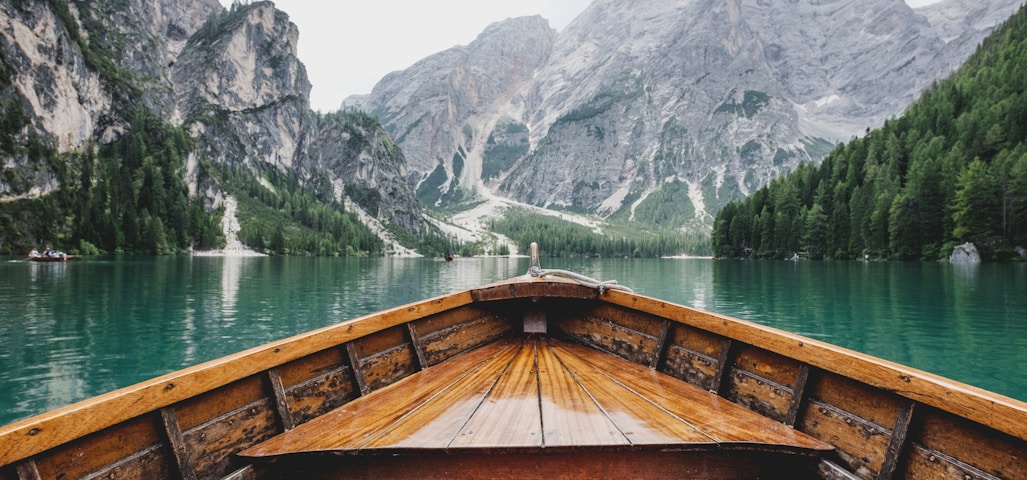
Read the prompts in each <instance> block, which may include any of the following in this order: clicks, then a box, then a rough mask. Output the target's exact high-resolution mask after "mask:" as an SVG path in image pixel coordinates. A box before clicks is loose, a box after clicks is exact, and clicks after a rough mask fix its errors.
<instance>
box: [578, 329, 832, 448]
mask: <svg viewBox="0 0 1027 480" xmlns="http://www.w3.org/2000/svg"><path fill="white" fill-rule="evenodd" d="M561 348H562V349H563V350H567V351H568V352H570V353H571V354H573V355H574V356H577V357H580V358H584V359H585V361H587V362H588V363H589V364H590V365H591V366H592V367H593V368H594V369H595V371H596V372H598V373H602V374H604V375H607V376H609V377H610V378H611V379H613V380H614V381H616V382H618V383H620V384H622V385H624V386H625V387H626V388H628V389H630V390H631V391H632V392H634V393H635V394H636V395H638V396H640V397H643V398H645V399H647V400H648V401H649V402H651V403H653V404H655V405H659V406H660V407H661V408H663V409H665V410H666V411H667V412H668V413H670V414H672V415H674V416H676V417H677V418H679V419H681V421H683V422H687V423H688V424H689V425H691V426H692V427H694V428H695V429H697V430H698V431H700V432H702V433H703V434H705V435H706V436H708V437H709V438H710V439H711V440H713V441H716V442H719V443H720V444H721V445H722V447H723V446H731V445H736V446H742V447H744V446H749V445H764V446H769V447H773V448H780V449H785V450H789V449H790V450H794V451H804V450H808V451H824V450H830V449H832V447H831V446H830V445H828V444H826V443H824V442H821V441H818V440H816V439H814V438H812V437H810V436H809V435H806V434H803V433H802V432H799V431H797V430H794V429H791V428H788V427H786V426H784V425H783V424H781V423H779V422H775V421H773V420H770V419H768V418H766V417H763V416H761V415H758V414H756V413H754V412H752V411H749V410H748V409H746V408H744V407H741V406H739V405H736V404H734V403H732V402H731V401H729V400H727V399H725V398H722V397H719V396H717V395H715V394H712V393H710V392H707V391H704V390H702V389H699V388H697V387H696V386H695V385H692V384H689V383H687V382H684V381H681V380H678V379H676V378H674V377H670V376H668V375H664V374H661V373H659V372H656V371H653V370H650V369H648V368H646V367H643V366H641V365H637V364H634V363H632V362H627V361H624V360H622V359H618V358H615V357H611V356H609V355H597V354H595V352H592V351H590V350H589V349H588V348H587V347H582V346H580V345H573V344H568V343H563V344H561ZM561 358H563V357H561Z"/></svg>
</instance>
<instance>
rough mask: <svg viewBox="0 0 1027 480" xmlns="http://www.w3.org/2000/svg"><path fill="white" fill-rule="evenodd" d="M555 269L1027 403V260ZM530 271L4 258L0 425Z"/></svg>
mask: <svg viewBox="0 0 1027 480" xmlns="http://www.w3.org/2000/svg"><path fill="white" fill-rule="evenodd" d="M543 267H545V268H561V269H567V270H572V271H576V272H579V273H582V274H585V275H588V276H591V277H595V278H600V279H604V280H606V279H616V280H618V281H619V282H620V283H622V284H624V285H628V286H630V287H632V288H633V289H635V290H636V291H637V292H639V293H642V294H644V295H649V296H653V297H658V298H662V299H664V300H668V301H673V302H676V303H681V304H684V305H688V306H692V307H696V308H700V309H704V310H710V311H715V312H719V313H724V314H727V315H731V316H735V317H739V318H743V319H746V320H751V321H755V322H758V323H762V324H766V325H771V326H774V327H777V328H781V329H784V330H789V331H792V332H795V333H799V334H802V335H807V336H810V337H814V338H817V339H820V340H824V341H828V342H831V343H835V344H838V345H841V346H844V347H847V348H851V349H854V350H857V351H861V352H865V353H869V354H871V355H875V356H879V357H882V358H885V359H888V360H892V361H896V362H899V363H903V364H907V365H911V366H913V367H916V368H920V369H923V370H927V371H930V372H933V373H937V374H940V375H943V376H946V377H950V378H953V379H956V380H960V381H963V382H967V383H970V384H972V385H976V386H979V387H983V388H986V389H988V390H993V391H996V392H999V393H1002V394H1005V395H1008V396H1011V397H1014V398H1019V399H1021V400H1027V373H1025V368H1024V364H1025V363H1027V264H1012V265H1008V264H1007V265H992V264H985V265H980V266H977V267H956V266H952V265H948V264H942V263H892V262H887V263H876V262H871V263H868V262H805V261H804V262H788V261H729V260H710V259H546V258H544V259H543ZM527 268H528V261H527V259H525V258H512V259H508V258H458V259H456V260H454V261H453V262H449V263H447V262H443V261H438V260H435V259H409V258H281V257H260V258H219V257H191V258H190V257H129V258H124V257H117V258H114V257H112V258H99V259H83V260H76V261H73V262H70V263H67V264H37V263H30V262H25V261H22V260H20V259H11V258H7V259H0V425H2V424H7V423H10V422H12V421H15V420H18V419H21V418H26V417H28V416H31V415H34V414H38V413H41V412H44V411H46V410H49V409H53V408H56V407H60V406H63V405H67V404H70V403H73V402H75V401H79V400H83V399H85V398H89V397H91V396H94V395H98V394H100V393H104V392H107V391H110V390H114V389H117V388H120V387H124V386H128V385H131V384H133V383H137V382H139V381H142V380H146V379H148V378H151V377H154V376H157V375H161V374H164V373H167V372H170V371H174V370H178V369H181V368H184V367H187V366H190V365H195V364H197V363H200V362H203V361H206V360H211V359H214V358H218V357H221V356H224V355H228V354H231V353H234V352H237V351H239V350H243V349H246V348H249V347H253V346H256V345H260V344H262V343H266V342H269V341H272V340H277V339H281V338H285V337H288V336H291V335H294V334H297V333H301V332H305V331H308V330H312V329H314V328H318V327H322V326H325V325H329V324H332V323H336V322H339V321H343V320H346V319H349V318H352V317H356V316H359V315H363V314H366V313H371V312H374V311H377V310H381V309H384V308H388V307H393V306H397V305H402V304H405V303H410V302H414V301H417V300H420V299H423V298H428V297H433V296H437V295H441V294H445V293H450V292H453V291H457V290H462V289H466V288H471V287H475V286H478V285H482V284H486V283H490V282H494V281H498V280H504V279H507V278H510V277H514V276H518V275H522V274H524V273H525V272H526V271H527Z"/></svg>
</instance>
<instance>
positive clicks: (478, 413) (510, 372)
mask: <svg viewBox="0 0 1027 480" xmlns="http://www.w3.org/2000/svg"><path fill="white" fill-rule="evenodd" d="M581 446H604V447H626V448H628V447H630V448H641V447H645V446H657V447H659V448H668V447H670V448H680V449H724V448H732V447H742V448H747V449H748V448H752V449H758V450H767V451H778V452H787V453H798V454H807V455H813V454H816V453H817V452H819V451H823V450H829V449H831V447H830V446H829V445H827V444H824V443H822V442H819V441H817V440H815V439H813V438H811V437H808V436H806V435H804V434H802V433H800V432H797V431H795V430H792V429H790V428H788V427H785V426H784V425H782V424H780V423H777V422H774V421H772V420H769V419H767V418H765V417H762V416H760V415H758V414H756V413H754V412H751V411H749V410H747V409H745V408H742V407H740V406H738V405H735V404H733V403H731V402H729V401H727V400H724V399H722V398H720V397H717V396H716V395H713V394H711V393H709V392H705V391H703V390H701V389H698V388H697V387H695V386H692V385H690V384H687V383H685V382H682V381H680V380H677V379H674V378H671V377H669V376H666V375H663V374H660V373H657V372H655V371H653V370H650V369H648V368H646V367H641V366H638V365H636V364H633V363H631V362H628V361H626V360H623V359H619V358H616V357H613V356H611V355H609V354H607V353H603V352H599V351H596V350H593V349H590V348H587V347H581V346H577V345H573V344H569V343H566V342H561V341H558V340H554V339H550V338H545V337H537V336H530V337H527V338H516V339H504V340H501V341H498V342H495V343H493V344H491V345H487V346H484V347H481V348H479V349H477V350H475V351H473V352H470V353H467V354H465V355H463V356H461V357H458V358H456V359H453V360H451V361H449V362H446V363H445V364H442V365H439V366H436V367H432V368H429V369H427V370H425V371H423V372H420V373H418V374H415V375H413V376H411V377H409V378H407V379H405V380H402V381H400V382H397V383H396V384H393V385H391V386H389V387H387V388H384V389H382V390H379V391H376V392H373V393H371V394H369V395H367V396H366V397H363V398H360V399H358V400H355V401H353V402H351V403H350V404H347V405H345V406H343V407H341V408H339V409H337V410H335V411H333V412H331V413H330V414H327V415H325V416H323V417H321V418H318V419H315V420H312V421H311V422H309V423H307V424H304V425H302V426H300V427H298V428H296V429H294V430H292V431H289V432H286V433H283V434H281V435H278V436H276V437H274V438H271V439H269V440H267V441H265V442H263V443H261V444H258V445H256V446H254V447H252V448H250V449H248V450H245V451H243V452H242V453H241V455H243V456H250V457H266V456H279V455H290V454H298V453H307V452H336V453H359V452H372V453H396V452H409V451H414V450H422V449H437V450H447V451H455V450H461V449H486V450H490V451H502V450H504V449H510V450H516V451H520V450H522V449H525V448H527V449H542V448H557V447H581Z"/></svg>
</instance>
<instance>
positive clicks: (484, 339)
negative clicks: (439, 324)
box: [421, 315, 511, 365]
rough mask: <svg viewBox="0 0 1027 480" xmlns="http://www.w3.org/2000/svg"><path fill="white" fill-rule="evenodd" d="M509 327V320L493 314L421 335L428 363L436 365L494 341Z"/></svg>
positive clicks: (508, 329)
mask: <svg viewBox="0 0 1027 480" xmlns="http://www.w3.org/2000/svg"><path fill="white" fill-rule="evenodd" d="M510 329H511V324H510V321H509V320H506V319H503V318H500V317H498V316H495V315H488V316H484V317H480V318H477V319H476V320H474V321H471V322H468V323H464V324H460V325H456V326H453V327H450V328H447V329H444V330H440V331H437V332H435V333H433V334H431V335H425V336H423V337H421V340H422V341H423V342H424V350H425V356H426V357H427V359H428V364H429V365H437V364H439V363H442V362H444V361H446V360H448V359H450V358H452V357H453V356H455V355H459V354H461V353H463V352H466V351H468V350H471V349H474V348H477V347H479V346H481V345H484V344H486V343H490V342H492V341H495V340H496V339H498V338H500V337H502V336H503V335H505V334H506V333H507V332H509V331H510Z"/></svg>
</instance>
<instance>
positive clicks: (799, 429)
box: [0, 265, 1027, 480]
mask: <svg viewBox="0 0 1027 480" xmlns="http://www.w3.org/2000/svg"><path fill="white" fill-rule="evenodd" d="M565 276H566V275H563V272H546V271H542V270H541V269H540V268H539V267H538V266H537V265H533V267H532V275H525V276H524V277H521V278H515V279H512V280H508V281H505V282H500V283H497V284H492V285H487V286H483V287H481V288H474V289H471V290H467V291H462V292H458V293H452V294H449V295H443V296H440V297H437V298H432V299H428V300H424V301H421V302H418V303H413V304H410V305H406V306H402V307H398V308H393V309H390V310H386V311H383V312H380V313H375V314H372V315H367V316H364V317H361V318H357V319H353V320H349V321H343V322H341V323H339V324H337V325H334V326H330V327H327V328H323V329H320V330H316V331H313V332H310V333H306V334H302V335H298V336H295V337H292V338H289V339H286V340H282V341H278V342H274V343H271V344H268V345H265V346H261V347H257V348H253V349H250V350H247V351H244V352H241V353H238V354H235V355H232V356H229V357H226V358H222V359H219V360H214V361H211V362H208V363H204V364H202V365H198V366H195V367H192V368H188V369H185V370H183V371H180V372H175V373H171V374H168V375H164V376H162V377H159V378H156V379H153V380H151V381H147V382H144V383H141V384H138V385H135V386H132V387H128V388H124V389H121V390H118V391H115V392H111V393H108V394H105V395H102V396H99V397H97V398H94V399H91V400H87V401H84V402H81V403H78V404H75V405H71V406H69V407H65V408H61V409H58V410H56V411H53V412H50V413H46V414H43V415H40V416H37V417H35V418H30V419H27V420H24V421H21V422H18V423H15V424H12V425H8V426H6V427H3V428H0V480H13V479H19V480H28V479H51V478H59V479H66V480H70V479H75V478H89V479H101V478H145V479H172V478H173V479H178V478H186V479H232V480H243V479H265V478H273V479H278V478H483V477H487V478H503V477H506V478H510V477H513V478H539V477H551V478H732V479H733V478H761V479H762V478H825V479H869V478H880V479H888V478H914V479H927V478H930V479H1024V478H1027V404H1025V403H1024V402H1021V401H1017V400H1014V399H1011V398H1007V397H1004V396H1001V395H998V394H995V393H990V392H987V391H984V390H981V389H978V388H975V387H972V386H968V385H965V384H961V383H958V382H955V381H952V380H948V379H945V378H941V377H938V376H935V375H932V374H929V373H925V372H922V371H918V370H914V369H911V368H908V367H904V366H901V365H897V364H894V363H891V362H888V361H884V360H881V359H877V358H873V357H870V356H867V355H863V354H859V353H855V352H852V351H849V350H845V349H843V348H839V347H836V346H832V345H829V344H826V343H823V342H819V341H816V340H812V339H809V338H805V337H802V336H798V335H794V334H791V333H786V332H782V331H779V330H775V329H773V328H769V327H766V326H761V325H758V324H754V323H749V322H746V321H743V320H738V319H734V318H730V317H726V316H723V315H718V314H714V313H707V312H703V311H698V310H694V309H691V308H686V307H684V306H680V305H675V304H671V303H668V302H664V301H661V300H658V299H654V298H649V297H646V296H643V295H638V294H634V293H632V292H630V291H627V290H621V289H619V288H617V287H616V286H615V285H611V284H601V283H596V282H589V281H580V280H581V279H567V278H565ZM982 353H983V352H982ZM996 361H1001V360H996ZM1006 361H1018V360H1017V359H1006Z"/></svg>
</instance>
